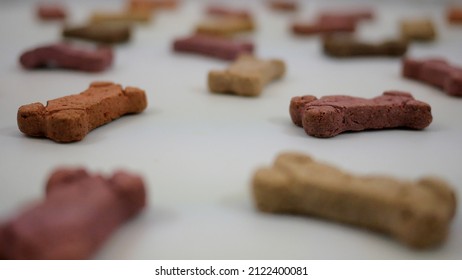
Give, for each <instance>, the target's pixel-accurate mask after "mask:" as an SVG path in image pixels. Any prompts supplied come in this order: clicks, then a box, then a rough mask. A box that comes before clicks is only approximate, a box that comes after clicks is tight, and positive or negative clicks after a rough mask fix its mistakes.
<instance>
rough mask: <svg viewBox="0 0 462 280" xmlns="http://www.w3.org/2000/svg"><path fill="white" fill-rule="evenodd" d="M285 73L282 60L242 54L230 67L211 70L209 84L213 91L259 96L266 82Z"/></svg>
mask: <svg viewBox="0 0 462 280" xmlns="http://www.w3.org/2000/svg"><path fill="white" fill-rule="evenodd" d="M284 74H285V63H284V62H283V61H282V60H279V59H272V60H260V59H257V58H255V57H253V56H251V55H241V56H240V57H239V58H238V59H237V60H236V61H235V62H234V63H233V64H231V66H229V67H228V69H226V70H224V71H210V72H209V76H208V85H209V89H210V91H211V92H213V93H233V94H236V95H241V96H258V95H260V94H261V92H262V90H263V87H264V86H265V85H266V84H268V83H269V82H271V81H273V80H276V79H279V78H281V77H282V76H284Z"/></svg>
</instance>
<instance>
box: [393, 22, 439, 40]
mask: <svg viewBox="0 0 462 280" xmlns="http://www.w3.org/2000/svg"><path fill="white" fill-rule="evenodd" d="M401 34H402V35H403V37H404V38H405V39H407V40H415V41H434V40H435V37H436V31H435V27H434V25H433V22H432V21H431V19H428V18H422V19H408V20H403V21H401Z"/></svg>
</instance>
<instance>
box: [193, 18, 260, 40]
mask: <svg viewBox="0 0 462 280" xmlns="http://www.w3.org/2000/svg"><path fill="white" fill-rule="evenodd" d="M253 30H254V25H253V22H252V21H249V20H247V19H242V18H238V17H209V18H206V19H204V20H202V21H201V22H199V23H198V24H197V26H196V33H197V34H203V35H212V36H221V37H230V36H233V35H235V34H238V33H242V32H250V31H253Z"/></svg>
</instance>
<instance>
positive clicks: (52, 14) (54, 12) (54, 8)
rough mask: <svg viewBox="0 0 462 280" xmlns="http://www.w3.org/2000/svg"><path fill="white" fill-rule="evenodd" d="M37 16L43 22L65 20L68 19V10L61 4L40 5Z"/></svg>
mask: <svg viewBox="0 0 462 280" xmlns="http://www.w3.org/2000/svg"><path fill="white" fill-rule="evenodd" d="M37 16H38V18H39V19H41V20H64V19H66V17H67V12H66V8H65V7H64V6H61V5H59V4H51V3H50V4H39V5H38V6H37Z"/></svg>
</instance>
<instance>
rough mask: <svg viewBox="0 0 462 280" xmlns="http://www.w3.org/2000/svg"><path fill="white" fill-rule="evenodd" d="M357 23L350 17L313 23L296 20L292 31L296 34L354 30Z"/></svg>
mask: <svg viewBox="0 0 462 280" xmlns="http://www.w3.org/2000/svg"><path fill="white" fill-rule="evenodd" d="M355 30H356V23H355V22H354V21H352V20H350V19H345V18H339V19H332V20H329V21H319V20H318V21H315V22H313V23H304V22H296V23H294V24H293V25H292V32H293V33H294V34H296V35H314V34H325V33H333V32H354V31H355Z"/></svg>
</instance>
